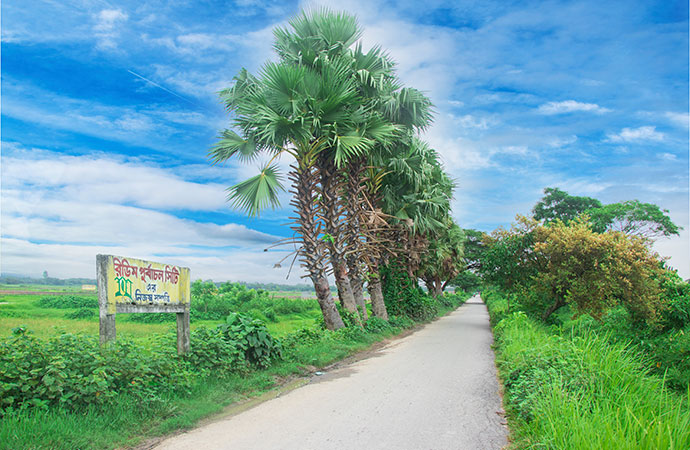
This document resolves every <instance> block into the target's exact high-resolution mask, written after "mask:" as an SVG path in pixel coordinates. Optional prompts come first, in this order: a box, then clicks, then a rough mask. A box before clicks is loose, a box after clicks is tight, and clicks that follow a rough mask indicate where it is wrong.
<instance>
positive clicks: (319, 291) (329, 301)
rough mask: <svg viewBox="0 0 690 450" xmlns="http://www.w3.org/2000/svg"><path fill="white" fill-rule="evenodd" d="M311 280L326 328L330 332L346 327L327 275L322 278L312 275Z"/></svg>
mask: <svg viewBox="0 0 690 450" xmlns="http://www.w3.org/2000/svg"><path fill="white" fill-rule="evenodd" d="M311 280H312V282H313V283H314V291H316V298H317V300H318V301H319V306H320V307H321V314H323V321H324V323H325V324H326V328H328V329H329V330H337V329H338V328H342V327H344V326H345V324H344V323H343V319H342V318H341V317H340V313H339V312H338V309H337V308H336V307H335V302H334V301H333V296H332V295H331V288H330V287H329V285H328V279H327V278H326V275H325V273H324V274H323V275H321V276H319V275H312V276H311Z"/></svg>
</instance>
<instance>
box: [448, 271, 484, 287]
mask: <svg viewBox="0 0 690 450" xmlns="http://www.w3.org/2000/svg"><path fill="white" fill-rule="evenodd" d="M450 284H451V285H453V286H455V287H456V289H457V288H460V289H462V290H463V291H465V292H471V291H474V290H476V289H478V288H479V287H480V286H481V285H482V279H481V278H480V277H479V275H477V274H476V273H474V272H472V271H470V270H464V271H462V272H460V273H459V274H458V276H456V277H455V278H454V279H453V281H451V283H450Z"/></svg>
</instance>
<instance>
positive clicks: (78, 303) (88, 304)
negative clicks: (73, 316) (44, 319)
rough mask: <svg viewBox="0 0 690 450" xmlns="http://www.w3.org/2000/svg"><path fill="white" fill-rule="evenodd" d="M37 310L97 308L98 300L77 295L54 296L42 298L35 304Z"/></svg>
mask: <svg viewBox="0 0 690 450" xmlns="http://www.w3.org/2000/svg"><path fill="white" fill-rule="evenodd" d="M36 306H38V307H39V308H56V309H70V308H98V299H97V298H95V297H82V296H78V295H56V296H53V297H42V298H41V299H39V300H38V301H37V302H36Z"/></svg>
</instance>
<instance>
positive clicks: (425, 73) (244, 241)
mask: <svg viewBox="0 0 690 450" xmlns="http://www.w3.org/2000/svg"><path fill="white" fill-rule="evenodd" d="M317 5H324V6H329V7H331V8H332V9H338V10H346V11H349V12H351V13H354V14H356V15H357V16H358V18H359V21H360V24H361V25H362V27H363V28H364V30H365V32H364V37H363V41H364V44H365V47H368V46H372V45H375V44H380V45H381V46H383V47H384V48H385V49H388V50H389V52H390V53H391V55H392V57H393V58H394V59H395V60H396V61H397V62H398V71H399V74H400V77H401V78H402V79H403V81H404V82H405V83H406V84H407V85H409V86H413V87H416V88H418V89H421V90H424V91H425V92H426V93H427V94H428V95H429V96H430V97H431V99H432V101H433V102H434V104H435V105H436V110H437V115H436V120H435V124H434V126H433V127H431V128H430V129H429V130H428V131H427V132H426V134H425V138H426V139H427V140H428V141H429V142H430V143H431V144H432V146H433V147H434V148H436V149H437V150H438V151H439V152H440V153H441V155H442V157H443V160H444V163H445V165H446V168H447V170H448V172H450V173H451V174H452V176H453V177H455V178H456V180H457V183H458V189H457V192H456V195H455V200H454V205H453V206H454V209H453V215H454V217H455V218H456V219H457V221H458V222H459V223H460V224H461V225H462V226H463V227H465V228H477V229H480V230H484V231H490V230H492V229H494V228H496V227H498V226H507V225H509V224H510V222H511V221H512V220H513V218H514V216H515V214H518V213H521V214H528V213H529V212H530V209H531V208H532V206H533V205H534V204H535V203H536V202H537V201H538V200H539V198H540V197H541V196H542V190H543V189H544V188H545V187H560V188H562V189H564V190H566V191H568V192H569V193H571V194H573V195H587V196H592V197H596V198H598V199H600V200H601V201H603V202H604V203H610V202H617V201H623V200H630V199H638V200H641V201H644V202H652V203H656V204H658V205H660V206H662V207H664V208H667V209H669V210H670V212H671V217H672V218H673V220H674V221H675V222H676V223H677V224H679V225H681V226H683V227H684V230H683V232H682V233H681V236H679V237H674V238H671V239H664V240H660V241H658V242H657V243H656V246H655V247H656V249H657V250H658V251H659V252H660V253H661V254H662V255H664V256H668V257H670V258H671V259H670V263H671V265H673V266H674V267H676V268H677V269H679V273H680V274H681V275H682V276H684V277H686V278H687V277H690V258H689V256H688V253H689V251H690V250H689V248H690V242H689V240H688V229H690V223H689V219H688V209H689V208H688V206H689V197H688V187H689V181H688V173H689V166H688V164H689V162H688V76H689V74H688V3H687V1H656V2H655V1H637V2H636V1H610V2H601V1H569V2H566V1H535V2H522V1H516V2H509V1H495V2H490V1H482V2H474V1H456V2H443V1H436V0H428V1H425V2H424V8H421V9H420V7H419V5H420V3H419V2H413V1H401V2H392V1H375V0H340V1H337V2H336V1H327V2H289V1H287V2H282V1H280V2H278V1H276V2H267V1H261V2H259V1H254V0H239V1H235V2H224V1H204V2H200V1H183V0H180V1H147V2H139V1H128V0H124V1H118V2H113V1H106V0H65V1H54V0H43V1H41V0H32V1H28V2H27V1H19V0H5V1H3V2H2V105H1V106H2V130H1V131H2V197H1V205H2V213H1V219H2V222H1V231H2V242H1V244H2V246H1V248H0V252H1V255H0V256H1V263H2V266H1V267H0V270H2V272H9V273H24V274H33V275H37V276H38V275H40V274H41V273H42V272H43V270H47V271H48V273H49V274H50V275H51V276H59V277H92V276H94V272H95V255H96V254H97V253H109V254H117V255H126V256H133V257H138V258H144V259H152V260H164V261H170V262H173V263H177V264H180V265H185V266H188V267H190V268H191V270H192V275H193V277H194V278H197V277H200V278H204V279H206V278H213V279H215V280H247V281H265V282H270V281H274V282H279V281H283V280H284V279H285V276H286V274H287V270H286V269H285V268H283V269H273V268H272V267H273V264H274V263H276V262H277V261H278V260H280V259H281V258H282V257H283V255H284V253H281V252H263V251H262V249H263V248H265V247H266V246H267V245H269V244H270V243H271V242H273V241H275V240H276V239H278V238H279V237H282V236H286V235H288V232H289V230H288V229H287V227H285V226H281V224H284V223H285V222H287V216H288V215H289V210H288V209H287V201H285V202H284V207H285V209H282V210H277V211H269V212H267V213H266V214H264V215H262V217H261V218H260V219H251V220H250V219H247V218H245V217H244V216H243V214H241V213H239V212H236V211H233V210H232V209H230V208H229V206H228V204H227V203H226V202H225V192H224V189H225V188H226V187H227V186H229V185H232V184H235V183H236V182H238V181H241V180H243V179H245V178H246V177H247V176H249V175H252V174H254V173H255V172H256V165H250V166H242V165H240V164H237V163H230V164H227V165H225V166H211V165H210V164H209V162H208V159H207V157H206V154H207V151H208V149H209V148H210V147H211V146H212V145H213V143H214V141H215V139H216V136H217V134H218V132H219V131H220V130H221V129H222V128H224V127H226V126H227V125H228V120H229V118H228V116H227V114H226V113H225V111H224V110H223V108H222V107H221V105H220V103H219V101H218V97H217V92H218V91H219V90H220V89H222V88H224V87H227V86H228V85H229V82H230V80H231V79H232V77H233V76H234V75H235V73H236V72H237V71H238V70H239V69H240V68H242V67H246V68H247V69H249V70H250V71H253V72H256V71H257V70H258V69H259V68H260V67H261V65H262V64H263V63H264V62H265V61H266V60H268V59H272V58H275V56H274V55H273V53H272V50H271V43H272V34H271V32H272V31H271V30H272V29H273V28H274V27H275V26H278V25H285V24H286V23H287V21H288V20H289V18H290V17H292V16H294V15H295V14H297V13H298V12H299V11H300V9H301V8H309V7H314V6H317ZM287 163H288V161H283V164H284V165H285V164H287ZM285 200H287V197H285ZM283 266H284V267H285V265H283ZM298 275H299V274H298V273H297V274H295V273H293V275H292V276H291V278H290V281H289V282H295V283H297V282H299V278H298Z"/></svg>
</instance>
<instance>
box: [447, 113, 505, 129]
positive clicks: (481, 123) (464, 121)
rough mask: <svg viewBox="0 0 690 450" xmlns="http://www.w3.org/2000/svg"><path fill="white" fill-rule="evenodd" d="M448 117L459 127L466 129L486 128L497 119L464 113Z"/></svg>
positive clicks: (492, 124) (496, 122)
mask: <svg viewBox="0 0 690 450" xmlns="http://www.w3.org/2000/svg"><path fill="white" fill-rule="evenodd" d="M450 117H451V118H452V119H453V120H454V121H455V122H456V123H457V124H458V125H460V126H461V127H463V128H468V129H477V130H487V129H489V127H491V126H494V125H496V124H498V121H497V120H496V119H495V118H492V117H479V118H478V117H475V116H473V115H472V114H465V115H464V116H457V117H456V116H454V115H452V114H451V115H450Z"/></svg>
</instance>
